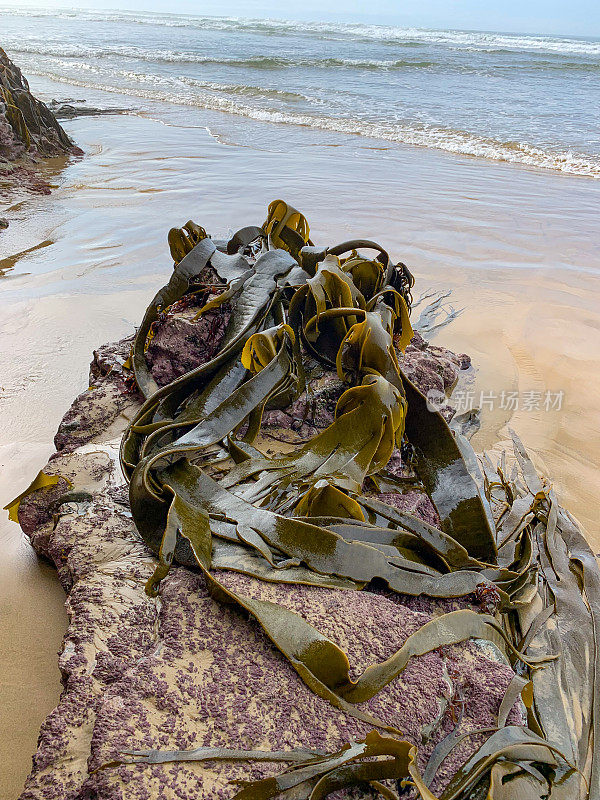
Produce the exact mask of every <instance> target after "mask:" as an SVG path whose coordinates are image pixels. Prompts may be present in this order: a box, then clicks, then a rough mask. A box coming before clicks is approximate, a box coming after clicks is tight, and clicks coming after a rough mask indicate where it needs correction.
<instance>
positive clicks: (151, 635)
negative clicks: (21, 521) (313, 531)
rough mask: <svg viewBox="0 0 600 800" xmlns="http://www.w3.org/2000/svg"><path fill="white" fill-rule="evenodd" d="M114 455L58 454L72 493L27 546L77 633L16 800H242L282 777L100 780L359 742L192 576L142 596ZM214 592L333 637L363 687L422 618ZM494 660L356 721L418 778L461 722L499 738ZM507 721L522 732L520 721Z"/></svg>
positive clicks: (470, 653) (498, 672) (335, 596)
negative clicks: (220, 755)
mask: <svg viewBox="0 0 600 800" xmlns="http://www.w3.org/2000/svg"><path fill="white" fill-rule="evenodd" d="M115 455H116V449H115V447H114V445H110V444H109V443H104V444H100V443H96V444H94V445H87V446H84V447H81V448H79V449H78V450H76V451H74V452H71V453H68V454H61V455H58V456H57V457H56V458H55V459H53V460H52V461H51V462H50V464H49V465H48V467H47V468H46V470H45V471H46V472H47V473H55V474H60V475H66V476H67V477H69V479H70V480H71V481H72V483H73V484H74V488H75V489H76V490H77V491H78V494H79V497H77V496H72V499H69V497H67V498H65V502H63V504H62V505H61V506H60V507H58V508H57V507H56V505H55V504H53V506H52V509H53V514H52V515H53V518H49V516H50V515H47V521H45V522H42V523H41V524H39V525H38V526H37V527H36V528H35V530H33V531H30V533H29V535H30V538H31V541H32V543H33V544H34V546H35V547H36V549H37V550H38V552H40V553H41V554H43V555H44V556H46V557H48V558H50V559H52V561H53V562H54V563H55V565H56V566H57V569H58V572H59V577H60V579H61V582H62V584H63V586H64V588H65V590H66V591H67V592H68V593H69V598H68V607H69V615H70V625H69V630H68V631H67V634H66V636H65V640H64V644H63V649H62V653H61V656H60V668H61V671H62V674H63V684H64V687H65V690H64V693H63V696H62V698H61V701H60V703H59V705H58V706H57V708H56V709H55V710H54V711H53V712H52V713H51V714H50V715H49V717H48V718H47V720H46V722H45V723H44V725H43V726H42V730H41V734H40V740H39V747H38V751H37V753H36V755H35V757H34V769H33V772H32V774H31V776H30V777H29V779H28V782H27V785H26V788H25V791H24V793H23V794H22V796H21V800H39V799H40V798H44V800H51V798H61V800H67V798H68V800H83V798H88V797H94V798H96V800H117V798H119V799H120V798H125V797H127V800H138V798H139V800H142V799H144V800H145V798H148V797H165V798H188V797H189V798H195V797H202V798H207V800H208V799H210V800H217V798H218V799H219V800H225V798H229V797H232V796H233V794H234V793H235V791H236V787H235V784H232V783H231V782H232V781H233V780H248V779H257V778H260V777H264V776H267V775H269V774H274V773H275V772H276V771H277V769H276V767H275V765H265V764H252V765H247V764H244V763H224V762H212V763H211V762H209V763H207V764H202V765H200V764H167V765H156V766H150V767H148V766H140V765H125V764H123V765H120V766H109V767H106V768H104V769H99V768H100V767H103V766H104V765H107V764H110V762H112V761H115V760H119V759H120V758H121V755H122V753H123V752H124V751H127V750H138V749H153V748H156V749H162V750H164V749H167V750H169V749H189V748H193V747H197V746H227V747H239V748H249V747H260V748H262V749H288V748H293V747H297V746H304V747H311V748H323V749H325V750H328V751H331V750H333V749H337V748H338V747H340V746H342V745H343V744H344V743H345V742H346V741H348V740H350V739H352V738H360V737H362V736H364V734H365V733H366V732H367V730H368V728H369V725H366V724H365V723H362V722H360V721H358V720H356V719H354V718H353V717H348V716H346V715H345V714H344V713H342V712H340V711H338V710H336V709H335V708H333V707H332V706H331V705H330V704H329V703H327V702H326V701H324V700H322V699H321V698H319V697H318V696H317V695H315V694H314V693H313V692H311V691H310V690H309V689H308V688H307V687H306V685H305V684H304V683H303V682H302V681H301V679H300V678H299V677H298V675H297V674H296V672H295V671H294V670H293V668H292V667H291V666H290V665H289V663H288V662H287V660H286V659H285V658H284V657H283V656H282V655H281V654H280V653H279V651H277V650H276V649H275V648H274V647H273V646H272V645H271V643H270V642H269V640H268V639H267V637H266V636H265V635H264V633H263V632H262V631H261V629H260V628H259V626H258V625H256V624H254V623H249V622H248V620H247V619H246V618H245V617H244V615H243V614H240V613H239V612H238V611H236V610H235V609H234V608H230V609H229V608H223V606H222V605H221V604H219V603H217V602H216V601H214V600H213V599H212V598H211V597H210V595H209V594H208V592H207V589H206V585H205V582H204V579H203V578H202V577H201V576H200V575H198V574H197V573H194V572H192V571H190V570H187V569H185V568H183V567H176V568H173V569H172V571H171V572H170V573H169V575H168V576H167V578H165V581H164V584H163V590H162V593H161V596H160V598H156V599H152V598H149V597H148V596H147V595H146V594H145V593H144V591H143V585H144V582H145V580H146V579H147V578H148V577H149V576H150V574H151V573H152V571H153V568H154V564H155V561H154V559H153V558H152V556H151V555H150V554H149V552H148V550H147V549H146V547H145V545H144V544H143V542H142V541H141V539H140V538H139V535H138V534H137V532H136V530H135V526H134V525H133V522H132V520H131V518H130V515H129V513H128V510H127V505H126V500H125V501H124V497H123V496H122V493H121V492H120V485H121V482H120V481H121V479H120V477H119V475H118V467H117V466H116V464H115ZM40 491H41V493H42V495H43V493H44V490H40ZM36 502H37V503H38V505H39V498H38V499H37V500H36V498H35V495H30V496H29V497H28V498H26V500H24V501H23V503H22V508H21V509H20V513H21V514H25V515H27V513H28V507H29V506H30V505H31V504H33V503H36ZM219 577H220V579H221V580H222V581H224V582H226V583H227V585H229V584H231V586H235V587H237V588H238V589H243V591H244V592H245V593H246V594H249V595H252V596H255V597H257V598H261V599H266V600H275V601H277V602H279V603H282V604H284V605H286V606H287V607H288V608H291V609H293V610H295V611H296V612H297V613H299V614H301V615H302V616H304V617H305V618H306V619H307V620H308V621H310V622H311V623H312V624H314V625H316V626H317V627H319V629H321V630H322V631H323V632H324V633H325V634H326V635H330V636H333V637H335V639H336V641H337V642H338V643H339V644H340V645H341V646H343V647H344V649H346V650H347V651H348V652H349V654H350V656H351V662H352V665H353V668H354V669H355V670H356V671H357V672H358V671H361V670H362V669H364V668H365V667H366V666H367V665H368V664H369V663H372V662H373V661H374V660H377V661H379V660H383V659H385V658H386V657H388V656H389V655H391V654H392V653H393V652H394V651H395V650H396V649H397V648H398V647H399V646H400V645H401V644H402V643H403V641H405V640H406V638H407V636H408V635H410V634H411V633H413V632H414V631H415V630H416V629H418V628H419V627H420V626H421V625H423V624H424V623H425V622H427V621H428V619H429V618H430V616H429V615H428V614H427V613H424V612H423V611H414V610H412V609H411V608H410V607H409V605H407V604H406V603H405V602H404V600H403V598H402V596H395V595H391V594H387V593H383V594H382V593H371V592H359V593H355V592H347V591H343V590H323V589H319V588H318V587H308V586H304V587H302V586H293V587H290V586H283V585H280V584H269V583H264V582H261V581H257V580H256V579H254V578H249V577H247V576H241V575H236V574H235V573H230V572H228V573H221V574H220V576H219ZM249 653H251V654H252V657H251V658H249V657H248V654H249ZM488 655H489V654H486V655H484V654H482V653H481V652H479V651H478V649H477V646H476V645H475V644H473V643H465V644H463V645H456V646H454V647H451V648H444V649H443V650H442V651H434V652H431V653H428V654H426V655H424V656H422V657H418V658H415V659H413V660H412V662H411V663H410V665H409V667H407V669H406V670H405V671H404V673H403V674H402V675H401V676H400V677H399V678H398V679H397V680H396V681H394V682H393V684H390V686H388V687H387V688H386V689H385V690H384V691H382V692H381V693H379V694H378V695H377V696H376V698H374V699H373V700H372V701H370V702H369V703H368V704H365V708H368V709H369V710H370V711H371V712H372V713H376V714H377V715H378V716H379V717H380V718H382V719H383V720H384V721H387V722H389V723H392V724H394V725H395V726H397V727H399V728H400V729H401V730H403V732H405V734H406V737H407V738H408V739H409V740H410V741H413V742H414V743H415V744H417V745H418V746H419V747H420V751H421V759H422V762H423V763H424V761H425V760H426V758H427V756H428V755H429V754H430V753H431V751H432V749H433V747H434V746H435V744H436V743H437V742H438V741H439V740H440V739H441V738H443V736H444V735H446V734H447V733H448V732H449V731H450V730H452V729H453V728H454V727H455V724H456V723H455V721H456V718H457V713H458V709H460V708H461V707H464V709H465V713H464V715H463V718H462V721H461V731H463V732H467V731H469V730H475V729H477V728H480V727H483V726H485V725H489V726H491V725H493V724H494V717H495V714H497V711H498V708H499V705H500V702H501V700H502V697H503V695H504V692H505V690H506V687H507V686H508V684H509V682H510V680H511V678H512V675H513V673H512V670H511V669H510V668H509V667H508V666H506V665H504V664H503V663H500V662H499V661H496V660H493V659H492V660H490V658H489V657H488ZM511 721H512V722H514V723H516V724H519V723H520V722H521V721H522V719H521V712H520V711H519V709H518V707H517V706H516V707H515V708H514V710H513V711H512V712H511ZM480 743H481V739H480V737H470V738H469V739H466V740H465V742H464V744H463V745H461V747H460V748H457V750H456V751H455V752H454V753H453V755H452V758H451V759H449V760H448V762H447V763H446V764H445V765H444V770H443V771H442V773H441V774H440V776H439V778H438V782H437V784H436V787H435V788H439V787H440V786H442V785H443V784H444V783H445V782H447V780H448V779H449V778H450V777H451V776H452V774H454V772H455V771H456V769H457V768H458V767H459V766H460V764H461V763H462V762H463V761H464V760H465V759H466V758H467V757H468V756H469V755H470V754H471V753H472V752H473V750H474V749H475V746H476V745H477V744H480ZM96 770H98V771H96Z"/></svg>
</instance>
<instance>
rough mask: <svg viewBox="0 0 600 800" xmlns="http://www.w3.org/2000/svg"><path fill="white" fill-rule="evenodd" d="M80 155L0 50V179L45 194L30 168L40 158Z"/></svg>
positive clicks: (44, 185) (54, 118) (20, 74)
mask: <svg viewBox="0 0 600 800" xmlns="http://www.w3.org/2000/svg"><path fill="white" fill-rule="evenodd" d="M66 154H81V150H80V149H79V148H78V147H76V146H75V144H74V143H73V142H72V140H71V139H70V138H69V136H68V135H67V134H66V133H65V131H64V130H63V128H62V127H61V125H60V124H59V123H58V122H57V120H56V117H55V116H54V114H53V113H52V111H50V109H49V108H48V106H46V105H45V104H44V103H42V101H41V100H38V99H36V98H35V97H34V96H33V95H32V94H31V91H30V89H29V84H28V83H27V80H26V78H25V77H24V76H23V74H22V72H21V70H20V69H19V68H18V67H17V66H16V65H15V64H13V62H12V61H11V60H10V59H9V57H8V56H7V55H6V53H5V51H4V50H3V49H2V48H1V47H0V180H1V179H4V180H3V181H2V182H3V183H4V182H6V183H8V184H11V183H14V185H15V188H16V187H17V186H19V185H20V186H22V187H24V188H28V189H30V190H32V191H38V192H43V193H46V192H47V191H48V187H47V185H46V184H45V183H44V181H42V180H40V178H39V176H36V175H35V172H34V171H33V170H32V169H31V165H32V164H33V163H35V162H36V161H38V160H40V159H42V158H49V157H53V156H60V155H66Z"/></svg>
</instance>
